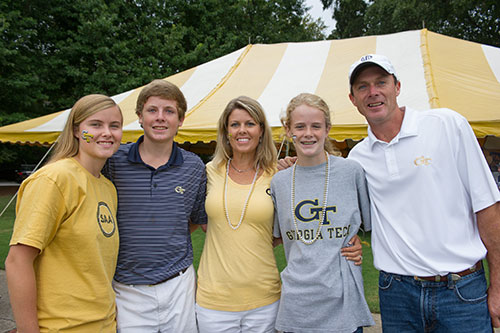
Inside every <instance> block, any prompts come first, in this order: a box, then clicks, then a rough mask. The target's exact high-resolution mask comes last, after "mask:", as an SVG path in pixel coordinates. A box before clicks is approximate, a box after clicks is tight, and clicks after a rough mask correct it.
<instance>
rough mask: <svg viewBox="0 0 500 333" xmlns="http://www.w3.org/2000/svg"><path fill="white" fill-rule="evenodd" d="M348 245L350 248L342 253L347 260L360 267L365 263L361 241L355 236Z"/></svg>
mask: <svg viewBox="0 0 500 333" xmlns="http://www.w3.org/2000/svg"><path fill="white" fill-rule="evenodd" d="M348 244H351V245H350V246H346V247H343V248H342V249H340V253H341V254H342V255H343V256H344V257H345V258H346V259H347V260H351V261H354V265H356V266H360V265H361V264H362V263H363V247H362V246H361V239H360V238H359V236H358V235H355V236H354V237H353V238H352V239H351V240H350V241H349V243H348Z"/></svg>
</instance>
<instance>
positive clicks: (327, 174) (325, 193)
mask: <svg viewBox="0 0 500 333" xmlns="http://www.w3.org/2000/svg"><path fill="white" fill-rule="evenodd" d="M325 155H326V165H325V188H324V191H323V208H322V210H321V216H320V218H319V225H318V230H317V231H316V235H315V236H314V238H313V239H312V240H306V239H304V237H302V234H301V233H299V228H298V226H297V217H296V216H295V208H294V207H295V167H296V165H297V162H295V164H294V165H293V169H292V182H291V183H292V189H291V191H290V192H291V195H290V201H291V208H292V219H293V225H294V226H295V232H296V233H297V235H298V236H299V239H300V240H301V241H302V243H304V244H306V245H311V244H312V243H314V242H315V241H317V240H318V238H319V235H320V234H321V227H322V226H323V220H324V218H325V214H326V206H327V201H328V185H329V184H330V159H329V158H328V153H327V152H325Z"/></svg>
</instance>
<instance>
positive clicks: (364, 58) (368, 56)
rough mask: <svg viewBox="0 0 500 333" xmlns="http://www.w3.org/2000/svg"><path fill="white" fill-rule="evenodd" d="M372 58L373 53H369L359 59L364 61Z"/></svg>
mask: <svg viewBox="0 0 500 333" xmlns="http://www.w3.org/2000/svg"><path fill="white" fill-rule="evenodd" d="M371 58H373V56H372V55H371V54H367V55H365V56H363V57H361V59H360V60H359V61H361V62H363V61H368V60H370V59H371Z"/></svg>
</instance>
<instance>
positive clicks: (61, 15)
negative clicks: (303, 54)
mask: <svg viewBox="0 0 500 333" xmlns="http://www.w3.org/2000/svg"><path fill="white" fill-rule="evenodd" d="M323 28H324V25H322V23H321V21H319V20H316V21H314V20H312V19H311V17H310V16H308V15H307V10H306V8H305V5H304V0H281V1H268V0H227V1H220V0H73V1H70V0H46V1H37V0H2V1H1V2H0V73H1V74H0V101H1V103H0V125H6V124H8V123H13V122H17V121H19V120H20V119H24V118H33V117H36V116H40V115H44V114H48V113H52V112H55V111H60V110H63V109H66V108H69V107H71V105H73V103H74V102H75V101H76V100H77V99H78V98H80V97H81V96H83V95H86V94H90V93H103V94H107V95H115V94H118V93H121V92H124V91H127V90H130V89H133V88H135V87H137V86H140V85H143V84H146V83H148V82H149V81H151V80H152V79H153V78H163V77H166V76H169V75H172V74H174V73H177V72H180V71H183V70H186V69H189V68H191V67H194V66H197V65H199V64H201V63H204V62H206V61H209V60H212V59H214V58H217V57H220V56H222V55H224V54H227V53H229V52H233V51H235V50H237V49H239V48H242V47H244V46H245V45H247V44H248V43H276V42H289V41H306V40H317V39H324V38H325V36H324V35H323V34H322V32H321V31H322V30H323ZM0 147H2V148H1V149H2V150H1V151H0V154H2V156H10V157H9V159H11V157H12V156H13V154H12V153H11V151H7V150H9V149H12V147H11V146H6V145H4V146H0ZM14 148H15V147H14ZM23 156H24V157H29V154H24V155H23ZM16 158H18V157H16ZM25 162H26V163H32V162H33V161H25ZM1 163H2V162H1V161H0V164H1ZM0 168H1V166H0Z"/></svg>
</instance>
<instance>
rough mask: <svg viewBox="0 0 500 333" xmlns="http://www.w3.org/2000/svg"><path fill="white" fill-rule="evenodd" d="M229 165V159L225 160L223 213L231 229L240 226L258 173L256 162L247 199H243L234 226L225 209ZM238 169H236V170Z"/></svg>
mask: <svg viewBox="0 0 500 333" xmlns="http://www.w3.org/2000/svg"><path fill="white" fill-rule="evenodd" d="M230 165H231V159H228V160H227V165H226V177H225V178H224V213H225V215H226V220H227V223H228V224H229V226H230V227H231V229H233V230H236V229H238V228H239V227H240V225H241V222H243V217H244V216H245V211H246V210H247V205H248V200H249V199H250V195H251V194H252V191H253V188H254V185H255V181H256V180H257V175H258V174H259V166H260V165H259V164H257V170H256V171H255V176H254V177H253V181H252V186H250V191H248V195H247V199H246V200H245V204H244V205H243V210H242V211H241V216H240V221H239V222H238V224H237V225H236V226H235V225H233V224H232V223H231V220H230V219H229V212H228V210H227V183H228V181H227V179H228V178H229V166H230ZM236 171H238V170H236Z"/></svg>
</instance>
